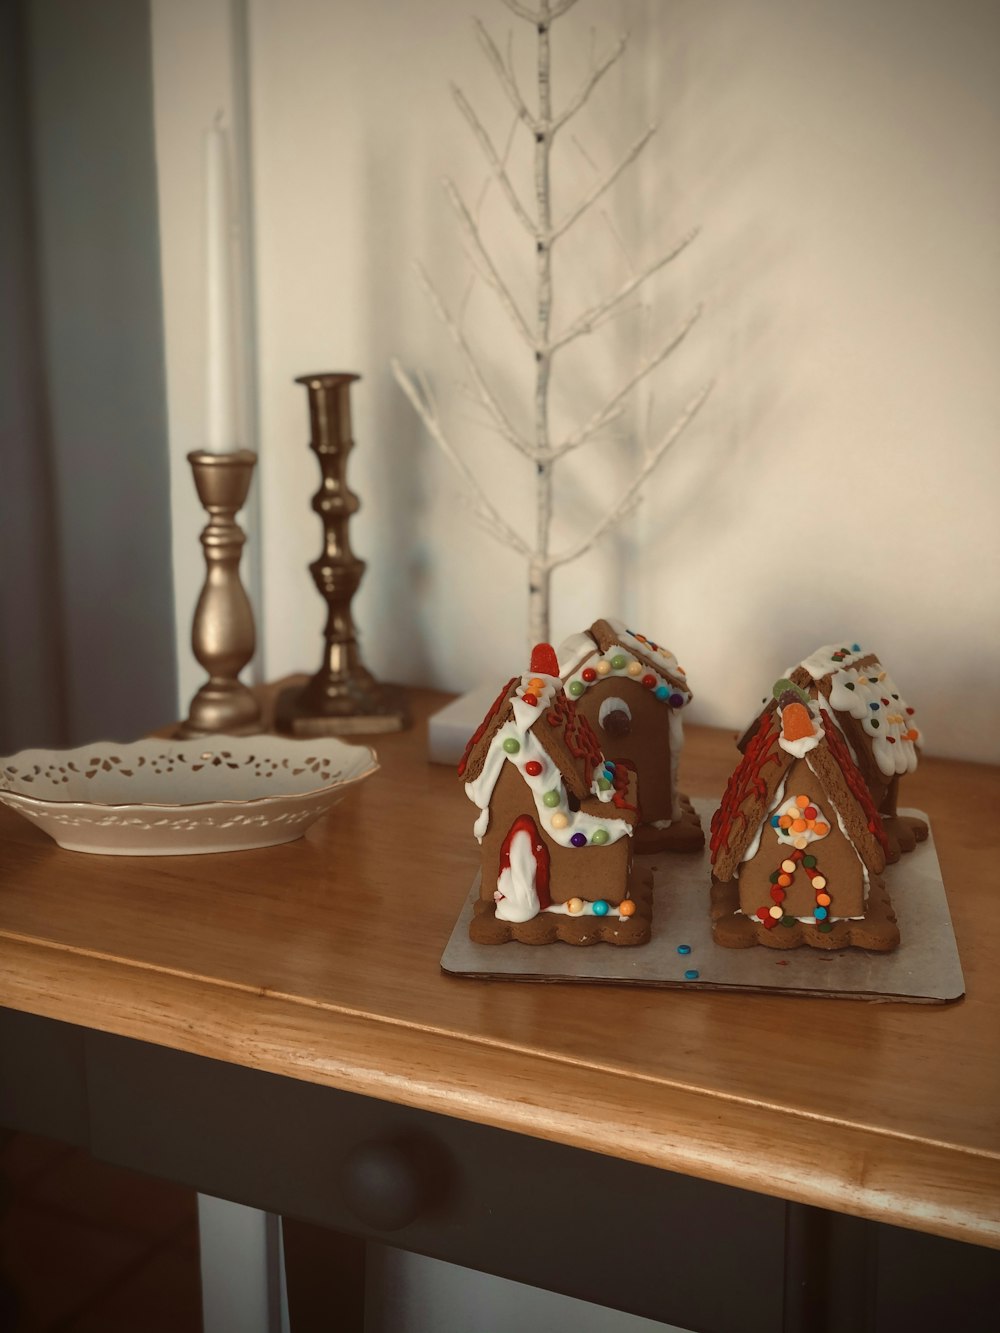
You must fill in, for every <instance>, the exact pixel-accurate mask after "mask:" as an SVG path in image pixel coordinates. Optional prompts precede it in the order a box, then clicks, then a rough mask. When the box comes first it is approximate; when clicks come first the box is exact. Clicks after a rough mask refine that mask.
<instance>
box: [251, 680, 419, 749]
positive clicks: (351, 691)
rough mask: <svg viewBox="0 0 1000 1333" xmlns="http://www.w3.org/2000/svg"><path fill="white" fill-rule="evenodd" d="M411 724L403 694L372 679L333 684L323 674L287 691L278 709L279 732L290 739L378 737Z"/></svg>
mask: <svg viewBox="0 0 1000 1333" xmlns="http://www.w3.org/2000/svg"><path fill="white" fill-rule="evenodd" d="M365 674H366V675H367V672H366V673H365ZM409 725H410V715H409V711H408V709H407V706H406V699H405V696H404V694H403V691H402V690H399V689H396V688H394V687H393V686H391V685H380V684H378V683H377V682H376V681H375V680H373V679H371V678H370V677H369V679H368V680H365V679H364V677H357V676H354V677H349V678H348V679H346V680H334V681H329V680H326V679H324V677H323V674H322V673H320V674H319V675H317V676H313V678H312V680H310V681H308V682H307V683H306V684H305V685H301V686H295V687H293V688H291V689H288V690H283V691H282V693H281V694H279V695H278V701H277V703H276V704H275V709H274V726H275V730H277V731H281V732H284V733H285V734H286V735H289V736H365V735H376V734H378V733H380V732H382V733H385V732H389V731H403V730H404V728H406V727H408V726H409Z"/></svg>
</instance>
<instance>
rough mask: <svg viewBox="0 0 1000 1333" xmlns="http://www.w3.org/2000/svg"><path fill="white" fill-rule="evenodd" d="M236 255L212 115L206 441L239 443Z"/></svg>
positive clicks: (216, 448)
mask: <svg viewBox="0 0 1000 1333" xmlns="http://www.w3.org/2000/svg"><path fill="white" fill-rule="evenodd" d="M234 267H235V255H234V248H233V226H232V217H231V212H230V181H229V138H228V135H227V134H226V131H225V130H224V129H223V128H222V126H221V124H219V123H218V121H216V123H215V124H214V125H213V126H212V128H211V129H210V130H208V131H207V133H206V134H205V312H206V335H207V336H206V345H205V445H204V447H205V448H206V449H207V450H209V452H211V453H217V454H230V453H235V452H236V450H237V449H239V448H240V441H239V425H238V414H237V396H236V308H235V284H234V281H233V277H234Z"/></svg>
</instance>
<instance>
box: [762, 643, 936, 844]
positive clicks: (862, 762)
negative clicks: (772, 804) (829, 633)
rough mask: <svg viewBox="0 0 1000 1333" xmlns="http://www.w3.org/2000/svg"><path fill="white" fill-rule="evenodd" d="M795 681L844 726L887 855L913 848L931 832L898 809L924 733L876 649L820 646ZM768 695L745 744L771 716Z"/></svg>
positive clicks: (772, 705)
mask: <svg viewBox="0 0 1000 1333" xmlns="http://www.w3.org/2000/svg"><path fill="white" fill-rule="evenodd" d="M787 678H788V680H789V681H790V682H791V684H792V685H794V686H796V687H798V688H799V689H802V690H804V691H805V692H806V693H807V694H808V695H809V697H810V698H812V699H813V700H816V701H818V702H819V703H822V705H823V707H824V708H825V709H826V710H827V712H828V713H829V715H830V718H831V720H832V721H833V723H834V724H835V725H836V726H837V727H838V728H839V730H840V731H841V733H842V735H843V737H844V740H845V741H846V743H847V745H848V748H849V749H850V751H851V754H852V755H853V757H854V760H855V762H856V764H857V766H858V768H859V770H860V772H861V776H862V777H863V778H864V781H865V783H866V785H867V787H868V790H869V791H870V792H871V796H872V800H873V801H874V802H875V807H876V809H877V810H878V812H879V814H880V816H881V818H882V824H883V827H884V829H885V833H886V837H887V840H888V859H889V860H890V861H898V860H899V856H900V853H901V852H909V851H912V850H913V848H914V846H915V845H916V844H917V843H918V842H923V840H924V839H925V838H926V837H927V825H926V824H925V823H924V821H923V820H922V819H917V818H916V817H914V816H912V815H901V814H900V813H899V811H898V808H897V807H898V800H899V783H900V779H901V778H902V777H903V776H905V774H907V773H912V772H913V771H914V769H915V768H916V767H917V762H918V758H919V750H920V742H921V735H920V731H919V730H918V728H917V726H916V724H915V721H914V710H913V709H912V708H911V707H910V706H909V704H908V703H907V702H906V700H905V699H904V698H903V697H902V696H901V694H900V692H899V688H898V686H897V685H896V683H895V681H894V680H893V679H892V677H891V676H890V675H889V673H888V672H887V671H886V669H885V667H884V666H883V665H882V663H881V662H880V661H879V659H878V656H877V654H875V653H870V652H866V651H865V649H863V648H862V647H861V645H860V644H858V643H852V644H849V645H846V646H844V645H837V644H829V645H827V646H826V647H823V648H818V649H817V650H816V652H814V653H813V654H812V655H811V656H810V657H807V658H805V659H804V660H803V661H802V662H800V663H799V664H798V666H797V667H795V668H794V669H793V670H791V671H789V673H788V677H787ZM775 707H776V703H775V700H774V699H773V698H771V699H769V700H767V701H766V703H765V707H764V709H763V711H762V712H761V713H760V714H759V715H758V717H757V718H756V719H755V720H754V722H753V724H752V725H751V727H750V728H749V730H748V731H747V733H746V735H745V736H744V737H743V738H742V739H741V740H740V742H739V745H740V749H741V750H743V749H745V748H746V745H747V744H748V742H749V741H750V740H751V739H752V737H753V736H754V735H755V734H756V731H757V729H758V727H759V726H761V725H762V723H763V722H764V721H765V720H766V719H768V718H771V719H773V715H774V710H775Z"/></svg>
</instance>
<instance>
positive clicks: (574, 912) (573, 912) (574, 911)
mask: <svg viewBox="0 0 1000 1333" xmlns="http://www.w3.org/2000/svg"><path fill="white" fill-rule="evenodd" d="M566 911H567V912H569V914H570V916H579V915H580V913H581V912H582V911H583V899H582V898H570V900H569V902H568V903H567V904H566Z"/></svg>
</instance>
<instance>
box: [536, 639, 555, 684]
mask: <svg viewBox="0 0 1000 1333" xmlns="http://www.w3.org/2000/svg"><path fill="white" fill-rule="evenodd" d="M531 671H532V674H533V675H542V676H558V675H559V659H558V657H556V650H555V649H554V648H553V647H552V645H551V643H536V644H535V646H534V648H532V650H531Z"/></svg>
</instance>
